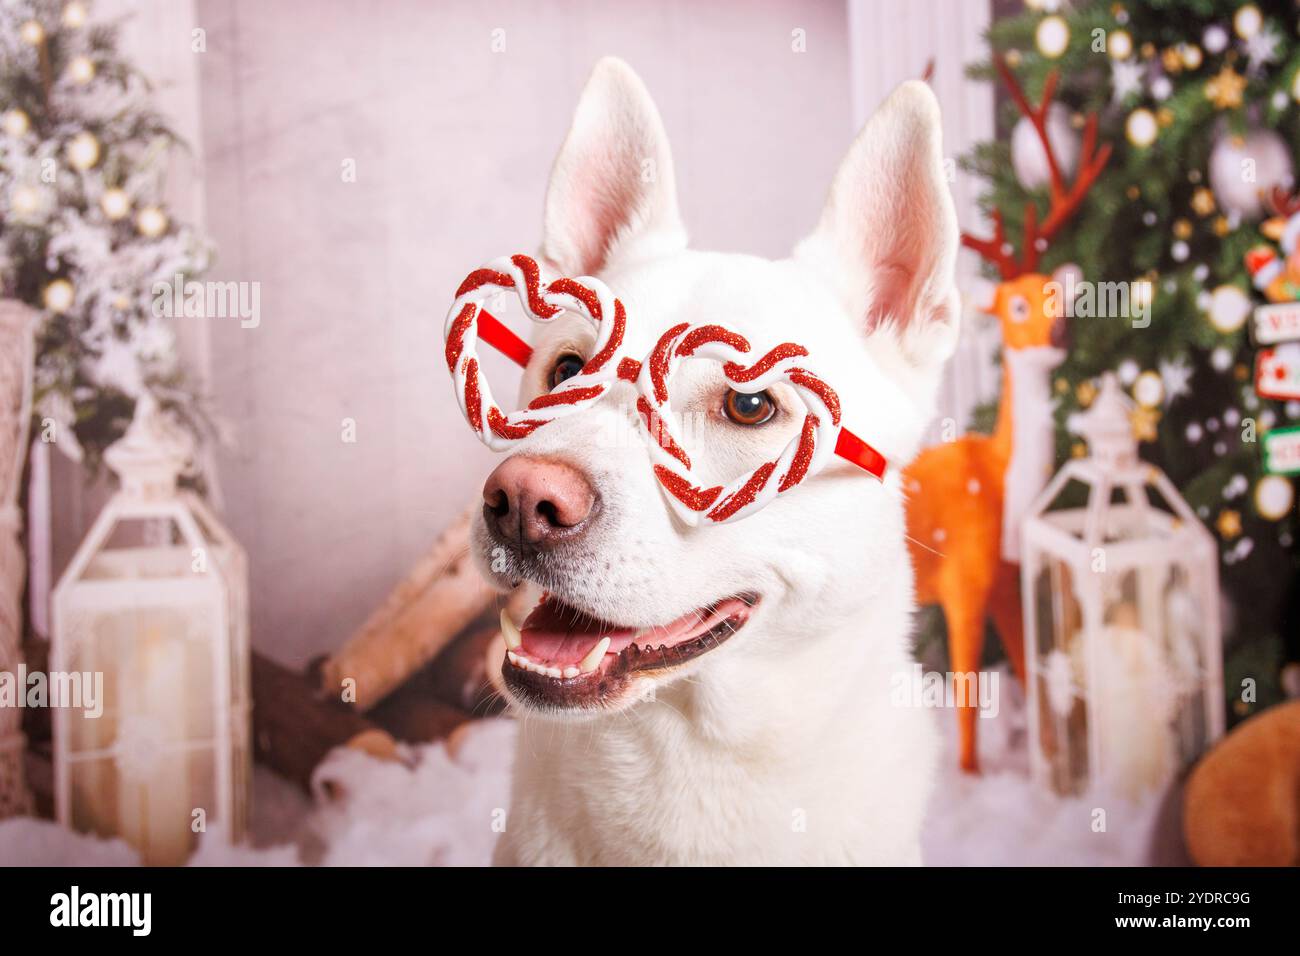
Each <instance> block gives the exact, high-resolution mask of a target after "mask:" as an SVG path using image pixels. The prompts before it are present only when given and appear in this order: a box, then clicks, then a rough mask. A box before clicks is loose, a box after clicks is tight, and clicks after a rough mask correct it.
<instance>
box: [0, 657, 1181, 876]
mask: <svg viewBox="0 0 1300 956" xmlns="http://www.w3.org/2000/svg"><path fill="white" fill-rule="evenodd" d="M999 684H1000V686H1001V687H1002V688H1003V689H1004V692H1003V694H1002V698H1003V699H1002V701H1001V706H1000V709H999V713H998V715H997V716H995V717H992V718H987V719H985V718H981V719H980V720H979V744H980V760H981V766H982V769H983V773H982V774H981V775H979V776H970V775H967V774H963V773H961V772H960V771H959V770H958V769H957V757H956V726H957V720H956V716H955V715H954V714H953V713H952V711H949V710H944V711H940V712H939V713H938V714H936V717H937V719H938V720H939V721H940V724H941V725H942V727H943V731H944V746H945V753H944V756H943V758H942V760H941V761H940V768H941V770H940V775H939V779H938V780H937V781H936V785H935V795H934V797H933V799H932V801H931V805H930V812H929V815H928V817H927V821H926V825H925V829H924V831H923V834H922V848H923V857H924V860H925V862H926V863H927V864H929V865H935V866H968V865H976V866H1018V865H1049V866H1050V865H1071V866H1099V865H1101V866H1108V865H1120V866H1136V865H1143V864H1151V863H1158V864H1166V865H1168V864H1179V863H1185V862H1186V860H1185V859H1184V858H1183V856H1182V851H1181V850H1180V849H1179V845H1180V844H1179V841H1178V839H1177V838H1176V836H1175V835H1171V834H1176V829H1177V822H1176V821H1177V809H1176V808H1177V806H1178V801H1177V797H1178V796H1179V793H1178V792H1177V790H1176V789H1175V790H1173V791H1172V792H1170V793H1168V794H1165V795H1160V794H1155V795H1152V796H1151V797H1149V798H1148V799H1146V800H1144V801H1143V802H1141V803H1140V804H1132V803H1128V802H1126V801H1124V800H1120V799H1117V798H1116V799H1110V798H1102V797H1097V796H1091V797H1086V798H1083V797H1080V798H1062V797H1058V796H1055V795H1054V794H1051V793H1048V792H1046V791H1045V790H1043V789H1042V788H1039V787H1037V786H1035V785H1033V784H1031V782H1030V780H1029V773H1028V755H1027V753H1026V751H1025V737H1026V728H1025V710H1024V700H1023V693H1022V691H1021V689H1020V686H1019V685H1018V684H1017V683H1016V682H1015V680H1014V679H1013V678H1012V677H1011V676H1010V675H1009V674H1006V673H1003V674H1001V675H1000V678H999ZM514 740H515V723H514V721H513V720H510V719H508V718H493V719H488V720H481V721H477V722H475V723H474V724H473V725H471V726H469V727H467V728H466V729H465V730H464V731H463V732H462V733H461V734H460V735H459V736H457V737H456V738H455V743H454V744H453V745H452V747H451V748H450V749H449V748H448V746H447V745H446V744H444V743H441V742H439V743H433V744H427V745H423V746H419V747H412V748H409V749H408V750H406V751H405V753H404V757H405V761H404V762H403V763H393V762H385V761H381V760H378V759H376V758H374V757H370V756H368V755H366V754H363V753H360V752H358V751H353V750H347V749H342V748H341V749H339V750H336V751H334V752H333V753H332V754H331V755H330V756H329V757H327V758H326V760H325V761H324V763H322V764H321V766H320V767H319V768H318V769H317V771H316V774H315V778H314V781H313V783H314V789H315V800H314V804H315V805H314V806H313V801H309V800H308V799H307V798H306V797H305V796H304V795H302V793H301V792H300V791H298V790H297V788H295V787H293V786H292V785H291V784H288V783H287V782H285V781H283V780H281V779H280V778H278V777H276V776H275V775H274V774H272V773H271V772H270V771H267V770H266V769H265V768H261V767H259V768H258V769H257V773H256V775H255V800H254V815H253V827H252V829H253V840H252V845H251V846H244V847H233V848H232V847H228V846H226V845H225V844H224V843H223V842H221V840H220V839H219V834H215V833H211V832H210V833H208V834H207V835H206V837H205V839H204V840H203V841H202V843H201V845H200V847H199V849H198V851H197V852H196V853H195V855H194V857H193V858H192V859H191V865H195V866H220V865H227V864H230V865H245V866H249V865H254V866H291V865H295V864H299V863H304V864H320V865H326V866H329V865H411V866H422V865H451V866H457V865H459V866H480V865H482V866H486V865H488V864H489V863H490V862H491V857H492V849H493V847H494V845H495V842H496V838H497V832H496V830H495V829H494V828H493V824H494V822H499V821H500V820H501V819H503V817H504V813H505V811H506V809H507V808H508V807H509V805H510V804H509V791H510V761H511V756H512V752H513V749H514ZM864 746H866V744H865V743H864ZM1099 811H1101V812H1102V813H1103V814H1104V826H1105V830H1104V832H1099V830H1098V829H1097V828H1098V824H1099V821H1100V820H1102V819H1103V816H1102V815H1099ZM136 862H137V857H136V853H135V851H134V850H132V849H131V848H130V847H129V846H127V845H126V844H125V843H124V842H122V841H121V840H102V839H98V838H95V837H91V836H86V835H82V834H75V833H71V832H69V831H67V830H65V829H63V828H62V827H60V826H58V825H57V824H55V823H51V822H49V821H44V820H33V819H29V818H22V819H15V820H8V821H3V822H0V865H23V864H27V865H52V866H64V865H90V866H130V865H134V864H135V863H136Z"/></svg>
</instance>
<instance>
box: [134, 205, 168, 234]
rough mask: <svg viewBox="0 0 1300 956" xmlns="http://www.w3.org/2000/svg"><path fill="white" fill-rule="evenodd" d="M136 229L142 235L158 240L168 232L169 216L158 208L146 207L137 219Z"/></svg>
mask: <svg viewBox="0 0 1300 956" xmlns="http://www.w3.org/2000/svg"><path fill="white" fill-rule="evenodd" d="M135 227H136V229H138V230H140V235H142V236H148V237H149V238H150V239H156V238H158V237H159V236H161V235H162V234H163V233H164V232H166V231H167V214H166V213H164V212H163V211H162V210H161V209H159V208H158V207H157V206H145V207H144V208H143V209H141V210H140V212H139V214H138V215H137V216H136V217H135Z"/></svg>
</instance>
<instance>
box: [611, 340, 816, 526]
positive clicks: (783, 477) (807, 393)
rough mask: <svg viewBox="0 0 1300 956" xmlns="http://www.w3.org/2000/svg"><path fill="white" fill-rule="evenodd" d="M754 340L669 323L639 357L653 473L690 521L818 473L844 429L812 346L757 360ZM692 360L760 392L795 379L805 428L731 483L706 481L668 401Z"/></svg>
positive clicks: (757, 502)
mask: <svg viewBox="0 0 1300 956" xmlns="http://www.w3.org/2000/svg"><path fill="white" fill-rule="evenodd" d="M750 352H751V348H750V344H749V342H747V341H746V340H745V338H744V337H743V336H741V335H738V334H736V333H735V332H732V331H731V330H729V329H726V328H723V327H722V326H720V325H696V326H691V325H685V324H683V325H678V326H674V327H673V328H671V329H669V330H668V331H667V332H665V333H664V334H663V335H662V336H661V337H660V338H659V341H658V343H657V344H656V345H655V347H654V348H653V349H652V350H651V352H650V356H649V358H648V359H647V360H646V361H645V362H644V363H642V365H641V367H640V369H639V372H638V374H637V377H636V387H637V392H638V395H637V411H638V413H639V414H640V417H641V421H642V424H643V425H644V426H645V428H646V430H647V431H648V432H649V433H650V436H651V439H652V444H651V456H652V457H653V459H654V471H655V476H656V477H657V478H658V479H659V483H660V485H662V486H663V488H664V490H665V491H666V492H667V498H668V501H669V503H670V504H671V505H672V507H673V509H674V511H676V513H677V515H678V517H680V518H681V519H682V520H683V521H685V522H686V523H687V524H690V525H695V524H699V523H700V522H701V521H710V522H714V523H718V524H725V523H727V522H729V521H738V520H740V519H741V518H744V517H746V516H748V515H750V514H753V513H754V512H755V511H757V510H759V509H760V508H762V507H763V506H764V505H766V504H768V503H769V502H771V501H772V500H773V499H775V498H776V497H777V496H778V495H780V494H783V493H784V492H786V491H789V490H790V489H791V488H794V487H795V486H796V485H798V484H799V483H800V482H802V481H804V480H805V479H807V478H809V477H811V476H812V475H815V474H816V473H817V472H819V471H820V470H821V469H822V468H823V467H824V466H825V465H826V462H827V461H828V460H829V459H830V457H831V456H832V455H834V453H835V445H836V442H837V440H838V438H839V434H840V400H839V396H838V395H836V393H835V390H834V389H832V388H831V387H830V386H829V385H827V384H826V383H825V382H824V381H822V379H820V378H818V377H817V376H816V375H815V374H813V373H812V372H810V371H808V369H807V368H805V367H804V366H805V364H806V363H805V362H804V359H806V358H807V356H808V351H807V349H805V348H804V347H803V346H801V345H796V344H795V343H793V342H786V343H783V344H781V345H778V346H776V347H775V348H773V349H771V350H769V351H768V352H767V353H766V354H764V355H762V356H761V357H760V358H758V359H757V360H756V361H753V362H751V363H750V364H746V361H747V360H749V359H750V358H751V356H750ZM688 359H711V360H713V361H716V362H719V363H721V365H722V373H723V376H724V377H725V379H726V382H727V384H728V385H729V386H730V387H732V388H734V389H736V390H737V391H741V392H761V391H763V390H765V389H767V388H770V387H771V386H773V385H774V384H776V383H778V382H785V383H787V384H788V385H790V386H791V387H792V388H793V389H794V391H795V393H796V394H797V395H798V396H799V398H800V400H801V401H802V402H803V404H804V408H805V409H806V414H805V415H804V420H803V427H802V428H801V429H800V432H799V435H798V436H797V437H795V438H793V439H791V441H790V443H789V444H788V445H786V447H785V450H784V451H783V452H782V453H781V455H780V456H779V457H778V458H776V459H775V460H773V461H769V462H764V463H763V464H762V465H759V466H758V467H757V468H755V469H754V470H753V471H750V472H748V473H746V474H744V475H741V476H740V477H739V478H737V479H736V480H735V481H733V482H731V483H730V484H728V485H725V486H724V485H715V486H712V487H707V488H706V487H702V486H701V485H700V483H699V482H698V481H697V480H696V478H695V475H694V472H693V471H692V468H691V459H690V456H689V455H688V454H687V453H686V451H685V449H684V448H683V447H682V445H681V442H680V441H679V439H678V437H677V436H678V422H677V418H676V416H675V415H674V414H673V410H672V407H671V405H670V404H669V400H668V399H669V381H670V379H671V378H672V376H673V373H674V371H676V369H677V366H678V365H679V364H680V363H681V362H682V361H684V360H688Z"/></svg>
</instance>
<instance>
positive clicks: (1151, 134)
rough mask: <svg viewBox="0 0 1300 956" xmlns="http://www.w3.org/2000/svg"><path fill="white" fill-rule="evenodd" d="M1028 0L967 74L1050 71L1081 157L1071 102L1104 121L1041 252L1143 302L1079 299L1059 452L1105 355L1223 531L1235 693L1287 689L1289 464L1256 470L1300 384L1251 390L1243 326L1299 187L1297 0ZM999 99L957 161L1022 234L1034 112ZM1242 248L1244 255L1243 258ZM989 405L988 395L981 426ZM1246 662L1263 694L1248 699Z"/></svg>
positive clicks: (1079, 117) (1028, 78) (1026, 80)
mask: <svg viewBox="0 0 1300 956" xmlns="http://www.w3.org/2000/svg"><path fill="white" fill-rule="evenodd" d="M1026 7H1027V8H1026V9H1025V10H1024V11H1023V12H1022V13H1021V14H1019V15H1016V16H1014V17H1010V18H1006V19H1002V20H999V21H997V22H995V23H994V24H993V26H992V27H991V29H990V31H989V36H988V41H989V45H990V47H991V50H990V58H989V60H988V61H987V62H985V63H980V64H975V65H973V66H971V67H970V68H969V73H970V75H971V76H972V77H974V78H977V79H982V80H986V81H988V82H991V83H995V84H999V88H1001V81H1000V78H999V76H998V69H997V66H998V64H999V62H1000V63H1001V64H1002V65H1003V67H1004V68H1005V69H1008V70H1010V71H1011V72H1012V73H1014V75H1015V77H1016V79H1017V80H1018V82H1019V84H1020V85H1021V86H1022V87H1023V88H1024V90H1025V92H1026V94H1027V96H1028V98H1029V99H1030V100H1031V101H1033V102H1035V103H1037V102H1040V101H1041V98H1042V94H1043V91H1044V88H1045V86H1048V85H1050V84H1055V91H1054V102H1055V104H1056V105H1055V106H1054V107H1053V108H1052V110H1051V111H1050V112H1049V114H1048V115H1047V117H1046V124H1045V125H1046V131H1047V134H1048V137H1049V139H1050V141H1051V142H1052V144H1053V149H1054V152H1055V153H1056V154H1057V155H1058V156H1062V157H1065V160H1063V162H1064V163H1066V164H1069V163H1070V162H1072V161H1073V162H1077V157H1078V154H1079V151H1080V142H1081V139H1082V138H1083V135H1084V134H1083V131H1082V129H1081V128H1082V126H1083V124H1084V120H1083V117H1084V116H1085V115H1088V114H1090V113H1093V112H1096V113H1097V114H1098V117H1099V123H1098V129H1097V139H1098V140H1099V141H1100V142H1104V143H1110V144H1112V147H1113V154H1112V156H1111V158H1110V160H1109V162H1108V163H1107V165H1106V167H1105V169H1104V170H1103V171H1102V173H1101V174H1100V176H1098V178H1097V179H1096V181H1095V183H1093V185H1092V187H1091V189H1090V190H1089V192H1088V195H1087V197H1086V199H1085V201H1084V203H1083V205H1082V207H1081V208H1080V210H1079V212H1078V215H1077V217H1076V218H1075V219H1074V220H1073V221H1072V223H1071V224H1070V226H1069V227H1068V228H1066V229H1065V230H1063V231H1062V232H1061V233H1060V234H1059V235H1057V236H1056V237H1055V238H1054V239H1053V241H1052V243H1051V245H1050V248H1046V249H1045V250H1044V252H1043V255H1042V261H1041V263H1040V267H1039V268H1040V270H1041V271H1043V272H1051V271H1052V270H1053V269H1055V268H1057V267H1060V266H1063V265H1066V264H1072V265H1073V266H1077V269H1073V270H1071V271H1073V272H1074V273H1075V275H1081V276H1082V280H1083V281H1084V284H1085V285H1087V284H1089V283H1091V284H1099V283H1124V284H1125V285H1126V286H1127V287H1128V289H1129V290H1131V292H1132V294H1133V296H1134V302H1135V303H1136V305H1140V306H1141V307H1142V316H1141V319H1140V320H1138V319H1137V318H1136V317H1135V314H1134V311H1133V308H1131V309H1130V311H1129V313H1128V314H1126V315H1104V314H1103V315H1096V316H1095V317H1078V316H1077V315H1076V317H1074V318H1072V319H1071V328H1072V341H1071V347H1070V352H1069V357H1068V358H1067V360H1066V362H1065V363H1064V364H1063V365H1062V366H1061V368H1060V369H1059V371H1058V373H1057V376H1056V379H1055V390H1056V392H1057V395H1058V398H1059V402H1058V406H1057V417H1058V432H1057V433H1058V460H1064V459H1065V458H1066V457H1067V456H1069V455H1072V454H1075V455H1077V454H1080V453H1082V451H1083V448H1082V446H1081V445H1080V443H1079V439H1078V437H1077V436H1076V435H1074V434H1073V433H1072V432H1071V431H1070V430H1069V428H1068V427H1067V422H1068V419H1069V417H1070V416H1071V415H1072V414H1073V413H1076V412H1078V411H1080V410H1081V409H1082V408H1085V407H1087V405H1088V404H1089V403H1090V402H1091V401H1092V398H1093V397H1094V395H1095V393H1096V385H1097V381H1098V378H1099V376H1100V375H1101V374H1102V373H1104V372H1108V371H1115V372H1117V373H1118V376H1119V378H1120V381H1121V382H1122V383H1123V384H1124V385H1125V386H1126V387H1127V389H1128V390H1129V391H1130V393H1131V394H1132V397H1133V398H1134V399H1135V400H1136V402H1137V406H1138V407H1137V412H1136V414H1135V416H1134V428H1135V431H1136V433H1137V434H1138V436H1139V437H1140V438H1141V439H1142V441H1143V442H1144V443H1145V444H1144V445H1143V454H1144V456H1145V457H1147V458H1148V459H1149V460H1151V461H1152V462H1154V463H1156V464H1158V465H1159V466H1160V467H1161V468H1162V469H1163V470H1164V471H1166V472H1167V473H1168V474H1169V476H1170V477H1171V478H1172V479H1173V480H1174V482H1175V484H1177V486H1178V487H1179V488H1180V489H1181V491H1182V492H1183V494H1184V495H1185V497H1186V498H1187V500H1188V501H1189V503H1190V504H1191V505H1192V506H1193V508H1195V509H1196V511H1197V513H1198V515H1199V516H1200V517H1201V519H1202V520H1203V521H1204V522H1205V523H1206V525H1208V526H1209V527H1210V528H1211V529H1212V530H1213V531H1214V532H1215V534H1216V535H1217V537H1218V540H1219V547H1220V557H1221V562H1220V566H1221V580H1222V586H1223V590H1224V593H1225V595H1226V596H1227V598H1228V603H1229V608H1230V614H1231V616H1230V620H1229V622H1228V628H1227V631H1226V635H1227V638H1226V641H1225V684H1226V693H1227V695H1228V704H1229V708H1228V712H1229V714H1230V715H1235V716H1236V717H1241V716H1245V715H1246V714H1248V713H1250V712H1251V710H1252V709H1253V708H1254V707H1257V706H1260V705H1264V704H1267V703H1269V702H1271V701H1272V700H1276V699H1277V698H1278V696H1279V695H1280V691H1279V688H1278V668H1279V666H1280V664H1281V654H1282V650H1281V649H1282V642H1281V634H1280V625H1279V620H1280V616H1281V613H1282V607H1281V604H1282V601H1283V598H1284V597H1285V596H1286V594H1287V592H1288V590H1289V589H1290V588H1291V587H1292V586H1293V584H1294V581H1295V576H1296V561H1295V558H1294V554H1295V540H1294V537H1295V535H1296V533H1297V529H1296V521H1295V509H1294V505H1293V488H1292V484H1291V481H1292V479H1291V478H1289V477H1284V476H1280V475H1270V474H1268V473H1267V471H1266V469H1265V466H1264V462H1263V455H1262V454H1261V448H1262V446H1263V444H1264V443H1265V442H1266V439H1267V436H1268V434H1269V433H1270V432H1271V431H1273V430H1276V429H1280V428H1283V427H1286V426H1289V425H1291V424H1296V423H1297V422H1296V421H1295V420H1297V419H1300V402H1297V401H1294V400H1293V401H1281V400H1276V399H1270V398H1265V397H1263V396H1261V395H1259V394H1258V393H1257V391H1256V387H1255V381H1254V367H1255V362H1256V356H1257V352H1258V351H1259V350H1258V348H1257V343H1254V342H1252V340H1251V335H1250V329H1249V326H1250V322H1251V313H1252V310H1253V308H1254V307H1255V306H1258V305H1261V304H1263V303H1264V302H1265V298H1264V295H1263V293H1262V292H1261V291H1260V290H1259V289H1257V288H1256V286H1255V284H1254V283H1253V282H1252V278H1253V273H1254V272H1255V271H1256V270H1257V269H1258V268H1259V265H1260V263H1261V262H1268V261H1269V260H1270V256H1269V254H1267V253H1266V252H1263V253H1262V252H1261V251H1260V249H1259V248H1258V247H1260V246H1261V244H1264V245H1265V247H1266V248H1267V247H1268V244H1269V242H1270V239H1269V234H1270V233H1269V229H1270V223H1268V222H1267V220H1269V219H1270V217H1272V216H1273V215H1274V214H1275V213H1276V212H1277V210H1275V209H1271V208H1270V200H1276V199H1278V198H1279V197H1283V198H1284V197H1285V196H1286V195H1287V194H1288V191H1289V190H1291V189H1292V188H1293V187H1294V178H1293V163H1294V159H1295V144H1297V143H1300V38H1298V36H1297V12H1298V11H1297V7H1296V5H1295V3H1294V2H1292V0H1275V2H1254V3H1243V2H1241V0H1143V2H1140V3H1139V2H1132V0H1130V2H1114V0H1098V2H1077V3H1074V4H1066V3H1057V2H1053V0H1033V2H1029V3H1027V4H1026ZM1004 108H1005V114H1004V115H1005V118H1006V120H1007V125H1006V129H1008V130H1011V132H1012V135H1011V136H1010V137H1009V139H1008V140H999V141H997V142H989V143H984V144H981V145H980V146H979V147H977V148H976V149H975V150H974V151H973V153H972V154H971V155H970V156H968V157H965V158H964V160H963V165H964V168H965V169H966V170H967V171H968V172H972V173H974V174H976V175H978V176H980V177H981V178H982V179H984V180H985V181H986V183H987V189H986V190H985V192H984V194H983V196H982V203H983V208H984V209H985V211H986V212H988V213H989V214H992V213H993V212H994V211H997V212H999V213H1000V215H1001V216H1002V218H1003V220H1004V223H1005V236H1006V240H1007V242H1008V243H1009V244H1010V245H1011V246H1012V247H1013V249H1014V248H1015V246H1016V243H1017V242H1018V241H1019V238H1018V237H1021V236H1023V234H1024V233H1023V229H1024V222H1025V217H1026V210H1027V209H1031V208H1032V209H1034V210H1035V211H1036V212H1037V213H1041V212H1042V211H1043V210H1046V209H1047V208H1048V193H1049V188H1050V178H1051V177H1050V175H1049V174H1048V173H1049V171H1046V170H1044V169H1043V164H1044V152H1043V150H1042V147H1041V145H1040V144H1039V143H1038V142H1035V138H1034V136H1033V130H1032V129H1029V130H1023V131H1022V130H1021V129H1013V127H1015V126H1017V124H1020V126H1022V127H1023V124H1025V123H1027V122H1028V120H1027V119H1025V118H1024V117H1023V116H1022V113H1021V111H1020V110H1019V109H1017V107H1016V105H1015V104H1014V103H1013V102H1011V101H1010V100H1008V101H1007V102H1006V103H1005V104H1004ZM1022 132H1023V133H1027V134H1028V135H1022ZM1035 149H1036V150H1037V152H1035ZM1065 172H1066V173H1067V174H1069V173H1072V172H1073V170H1065ZM1032 214H1033V213H1031V215H1032ZM1276 222H1277V220H1276V219H1274V220H1273V223H1272V224H1271V225H1272V226H1276ZM971 225H978V224H971ZM1261 229H1263V230H1264V231H1263V232H1261ZM1015 251H1016V252H1017V253H1019V252H1020V251H1021V250H1019V249H1015ZM1252 251H1253V252H1252ZM1248 253H1251V254H1252V255H1253V256H1255V257H1256V259H1255V260H1254V265H1253V266H1252V268H1251V269H1248V268H1247V265H1246V263H1247V257H1248ZM1139 300H1140V301H1139ZM986 423H987V410H982V412H981V414H980V415H977V422H976V427H982V426H983V425H984V424H986ZM1247 679H1250V680H1251V681H1253V682H1254V685H1253V686H1254V687H1255V688H1256V689H1257V699H1256V701H1255V702H1251V701H1250V700H1249V699H1248V700H1243V699H1242V698H1243V683H1242V682H1243V681H1244V680H1247ZM1247 686H1248V687H1249V686H1251V685H1247ZM1246 696H1247V697H1250V695H1249V694H1247V695H1246Z"/></svg>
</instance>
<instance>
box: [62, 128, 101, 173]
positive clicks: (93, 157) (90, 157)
mask: <svg viewBox="0 0 1300 956" xmlns="http://www.w3.org/2000/svg"><path fill="white" fill-rule="evenodd" d="M68 162H70V163H71V164H72V165H73V166H74V167H76V168H77V169H80V170H81V171H83V172H84V171H86V170H87V169H90V167H92V166H94V165H95V164H96V163H97V162H99V140H97V139H95V136H94V134H93V133H85V132H82V133H78V134H77V135H76V136H74V137H72V139H71V140H69V141H68Z"/></svg>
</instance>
